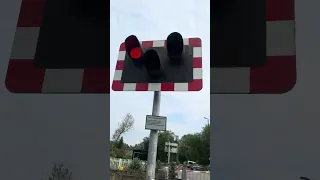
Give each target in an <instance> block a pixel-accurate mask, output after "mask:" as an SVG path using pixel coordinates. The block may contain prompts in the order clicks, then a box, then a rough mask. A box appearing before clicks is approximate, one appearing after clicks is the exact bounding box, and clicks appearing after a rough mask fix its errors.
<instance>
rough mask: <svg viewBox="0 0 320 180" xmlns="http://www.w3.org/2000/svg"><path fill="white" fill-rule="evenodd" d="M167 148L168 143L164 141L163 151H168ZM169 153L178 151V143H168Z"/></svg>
mask: <svg viewBox="0 0 320 180" xmlns="http://www.w3.org/2000/svg"><path fill="white" fill-rule="evenodd" d="M168 150H169V143H168V142H166V144H165V147H164V152H168ZM170 153H178V144H177V143H170Z"/></svg>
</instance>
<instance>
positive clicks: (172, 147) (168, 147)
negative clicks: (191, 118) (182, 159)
mask: <svg viewBox="0 0 320 180" xmlns="http://www.w3.org/2000/svg"><path fill="white" fill-rule="evenodd" d="M164 152H167V153H168V164H169V163H170V155H171V153H175V154H176V153H178V143H172V142H166V143H165V148H164Z"/></svg>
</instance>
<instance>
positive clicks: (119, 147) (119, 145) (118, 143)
mask: <svg viewBox="0 0 320 180" xmlns="http://www.w3.org/2000/svg"><path fill="white" fill-rule="evenodd" d="M116 148H118V149H123V148H124V142H123V137H121V138H120V140H119V141H118V142H116Z"/></svg>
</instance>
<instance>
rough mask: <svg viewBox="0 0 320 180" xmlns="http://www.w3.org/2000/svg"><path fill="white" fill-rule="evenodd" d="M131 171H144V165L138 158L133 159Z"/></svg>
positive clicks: (130, 166)
mask: <svg viewBox="0 0 320 180" xmlns="http://www.w3.org/2000/svg"><path fill="white" fill-rule="evenodd" d="M129 169H130V170H134V171H142V163H141V161H140V160H139V159H138V158H133V159H132V163H131V164H130V165H129Z"/></svg>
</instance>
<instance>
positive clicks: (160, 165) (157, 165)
mask: <svg viewBox="0 0 320 180" xmlns="http://www.w3.org/2000/svg"><path fill="white" fill-rule="evenodd" d="M162 167H163V165H162V162H161V161H160V160H157V164H156V170H158V169H161V168H162Z"/></svg>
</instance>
